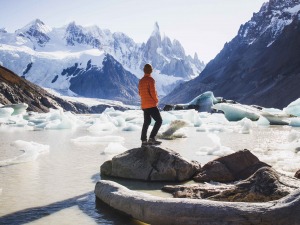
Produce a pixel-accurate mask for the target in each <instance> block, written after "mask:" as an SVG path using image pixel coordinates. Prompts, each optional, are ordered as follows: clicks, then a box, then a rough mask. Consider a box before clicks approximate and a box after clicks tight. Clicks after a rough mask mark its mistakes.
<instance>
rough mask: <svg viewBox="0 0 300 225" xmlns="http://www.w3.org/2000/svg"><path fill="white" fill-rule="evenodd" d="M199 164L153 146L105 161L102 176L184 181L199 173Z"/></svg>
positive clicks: (101, 169) (101, 168)
mask: <svg viewBox="0 0 300 225" xmlns="http://www.w3.org/2000/svg"><path fill="white" fill-rule="evenodd" d="M199 169H200V165H199V163H197V162H189V161H188V160H186V159H184V158H183V157H182V156H180V155H179V154H178V153H176V152H174V151H172V150H168V149H162V148H160V147H155V146H144V147H141V148H134V149H131V150H128V151H126V152H124V153H122V154H120V155H117V156H115V157H113V158H112V160H109V161H106V162H105V163H104V164H102V166H101V167H100V173H101V175H106V176H113V177H120V178H129V179H137V180H145V181H185V180H190V179H192V177H193V176H194V175H195V173H196V172H198V171H199Z"/></svg>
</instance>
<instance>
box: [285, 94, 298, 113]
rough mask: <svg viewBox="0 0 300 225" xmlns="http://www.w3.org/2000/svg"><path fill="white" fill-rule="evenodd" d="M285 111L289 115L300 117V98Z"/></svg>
mask: <svg viewBox="0 0 300 225" xmlns="http://www.w3.org/2000/svg"><path fill="white" fill-rule="evenodd" d="M283 111H284V112H285V113H287V114H291V115H294V116H300V98H298V99H297V100H295V101H293V102H291V103H290V104H289V105H288V106H287V107H286V108H284V109H283Z"/></svg>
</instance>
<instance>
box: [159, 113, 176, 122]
mask: <svg viewBox="0 0 300 225" xmlns="http://www.w3.org/2000/svg"><path fill="white" fill-rule="evenodd" d="M160 115H161V117H162V120H163V123H162V124H163V125H165V124H169V123H171V122H172V121H173V120H176V119H177V117H176V116H175V115H173V114H171V113H170V112H165V111H163V112H161V113H160Z"/></svg>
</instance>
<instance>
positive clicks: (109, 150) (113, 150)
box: [104, 142, 127, 154]
mask: <svg viewBox="0 0 300 225" xmlns="http://www.w3.org/2000/svg"><path fill="white" fill-rule="evenodd" d="M125 151H127V148H125V147H124V146H123V145H122V144H120V143H115V142H111V143H109V144H108V146H107V147H106V148H105V149H104V154H120V153H123V152H125Z"/></svg>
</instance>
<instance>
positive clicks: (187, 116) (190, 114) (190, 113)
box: [183, 109, 202, 127]
mask: <svg viewBox="0 0 300 225" xmlns="http://www.w3.org/2000/svg"><path fill="white" fill-rule="evenodd" d="M183 119H184V120H187V121H189V122H190V123H192V124H193V125H194V126H195V127H199V126H201V124H202V120H201V119H200V116H199V113H198V112H197V111H196V110H194V109H191V110H187V111H186V112H185V113H184V114H183Z"/></svg>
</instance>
